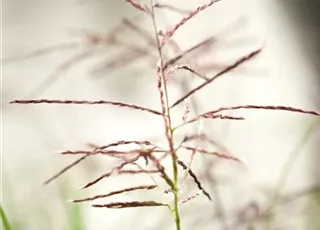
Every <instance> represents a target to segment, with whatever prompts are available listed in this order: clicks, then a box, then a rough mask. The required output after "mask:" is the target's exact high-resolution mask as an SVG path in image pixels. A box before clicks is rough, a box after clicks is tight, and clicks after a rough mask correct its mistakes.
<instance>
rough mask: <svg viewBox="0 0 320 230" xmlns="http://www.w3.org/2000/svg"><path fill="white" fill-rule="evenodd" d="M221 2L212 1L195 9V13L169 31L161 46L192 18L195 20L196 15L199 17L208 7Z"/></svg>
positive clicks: (217, 0)
mask: <svg viewBox="0 0 320 230" xmlns="http://www.w3.org/2000/svg"><path fill="white" fill-rule="evenodd" d="M219 1H220V0H211V1H210V2H209V3H207V4H204V5H202V6H199V7H198V8H197V9H195V10H194V11H192V12H190V14H189V15H187V16H185V17H184V18H182V19H181V20H180V22H178V23H176V24H175V25H174V26H173V28H171V29H169V30H168V31H167V32H166V33H165V34H164V37H163V39H162V40H161V43H160V46H161V47H162V46H163V45H164V44H165V43H166V42H167V41H168V40H169V39H170V38H171V37H172V36H173V35H174V33H175V32H176V31H177V30H178V29H179V28H181V26H183V25H184V24H185V23H186V22H188V21H189V20H190V19H191V18H193V17H194V16H195V15H197V14H198V13H200V12H202V11H204V10H205V9H207V8H208V7H210V6H212V5H213V4H214V3H217V2H219Z"/></svg>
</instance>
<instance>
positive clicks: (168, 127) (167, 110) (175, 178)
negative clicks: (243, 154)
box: [150, 0, 181, 230]
mask: <svg viewBox="0 0 320 230" xmlns="http://www.w3.org/2000/svg"><path fill="white" fill-rule="evenodd" d="M150 2H151V11H152V12H151V17H152V22H153V28H154V30H155V34H156V40H157V47H158V54H159V58H160V68H161V81H162V84H163V91H164V100H165V113H166V114H165V115H164V122H165V126H166V132H167V133H166V136H167V140H168V144H169V149H170V153H171V159H172V168H173V186H172V187H171V190H172V193H173V195H174V207H173V210H172V213H173V216H174V220H175V224H176V230H181V224H180V213H179V188H178V163H177V155H176V152H175V149H174V145H173V132H174V130H173V128H172V123H171V116H170V107H169V96H168V87H167V83H166V80H165V73H164V70H163V66H164V63H163V55H162V49H161V46H160V41H159V37H158V29H157V25H156V21H155V14H154V7H153V6H154V4H153V0H150Z"/></svg>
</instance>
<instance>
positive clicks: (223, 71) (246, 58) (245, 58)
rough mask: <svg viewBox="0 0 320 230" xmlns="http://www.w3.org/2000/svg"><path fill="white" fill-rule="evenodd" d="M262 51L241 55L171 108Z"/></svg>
mask: <svg viewBox="0 0 320 230" xmlns="http://www.w3.org/2000/svg"><path fill="white" fill-rule="evenodd" d="M260 52H261V49H258V50H255V51H253V52H251V53H249V54H248V55H245V56H243V57H241V58H240V59H238V60H237V61H236V62H234V63H233V64H232V65H230V66H228V67H227V68H225V69H223V70H222V71H220V72H219V73H217V74H216V75H214V76H213V77H211V78H210V79H209V80H208V81H206V82H204V83H202V84H200V85H199V86H197V87H195V88H194V89H192V90H191V91H189V92H188V93H187V94H186V95H184V96H183V97H181V98H180V99H179V100H177V101H176V102H175V103H173V105H171V107H170V108H173V107H175V106H177V105H178V104H180V103H181V102H182V101H183V100H185V99H186V98H188V97H190V96H191V95H192V94H194V93H195V92H197V91H199V90H200V89H202V88H203V87H205V86H207V85H208V84H209V83H211V82H212V81H214V80H216V79H217V78H218V77H220V76H221V75H223V74H225V73H228V72H230V71H231V70H233V69H235V68H236V67H238V66H239V65H241V64H243V63H245V62H246V61H248V60H250V59H252V58H253V57H255V56H256V55H258V54H259V53H260Z"/></svg>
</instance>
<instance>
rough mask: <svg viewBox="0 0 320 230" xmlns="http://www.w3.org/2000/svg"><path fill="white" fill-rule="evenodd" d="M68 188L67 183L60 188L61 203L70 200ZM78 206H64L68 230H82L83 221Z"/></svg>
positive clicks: (79, 206)
mask: <svg viewBox="0 0 320 230" xmlns="http://www.w3.org/2000/svg"><path fill="white" fill-rule="evenodd" d="M70 190H71V189H70V186H69V184H68V182H63V183H62V184H61V187H60V191H61V199H62V200H63V201H66V200H69V199H70V194H72V192H71V191H70ZM81 207H82V206H81V205H79V204H70V203H67V204H65V208H66V213H67V217H66V218H67V221H68V230H84V229H85V223H84V221H83V216H82V209H81Z"/></svg>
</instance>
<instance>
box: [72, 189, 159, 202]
mask: <svg viewBox="0 0 320 230" xmlns="http://www.w3.org/2000/svg"><path fill="white" fill-rule="evenodd" d="M155 188H157V185H141V186H136V187H130V188H124V189H121V190H116V191H112V192H109V193H107V194H101V195H96V196H92V197H87V198H83V199H77V200H71V201H70V202H73V203H79V202H85V201H93V200H96V199H101V198H106V197H109V196H113V195H117V194H121V193H125V192H132V191H137V190H152V189H155Z"/></svg>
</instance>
